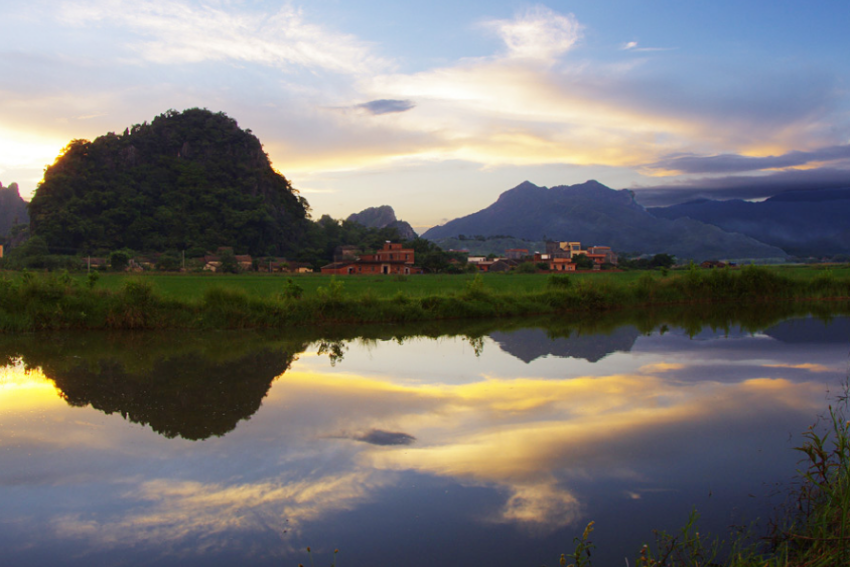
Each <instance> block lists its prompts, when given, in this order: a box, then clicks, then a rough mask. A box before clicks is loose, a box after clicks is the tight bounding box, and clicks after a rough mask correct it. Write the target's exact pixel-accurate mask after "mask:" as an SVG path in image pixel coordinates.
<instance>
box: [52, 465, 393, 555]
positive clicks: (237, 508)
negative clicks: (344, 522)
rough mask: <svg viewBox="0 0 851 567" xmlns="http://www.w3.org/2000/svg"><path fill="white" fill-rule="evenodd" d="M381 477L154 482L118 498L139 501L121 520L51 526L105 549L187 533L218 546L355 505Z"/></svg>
mask: <svg viewBox="0 0 851 567" xmlns="http://www.w3.org/2000/svg"><path fill="white" fill-rule="evenodd" d="M387 482H388V478H387V475H381V474H375V473H374V472H370V471H356V472H345V473H339V474H330V475H325V476H320V477H318V478H313V479H297V480H290V481H286V480H283V479H271V480H268V481H265V482H258V483H254V484H232V485H226V484H221V483H202V482H195V481H182V480H175V479H156V480H150V481H146V482H143V483H142V484H140V485H138V487H136V488H134V489H130V490H128V491H127V492H126V493H125V494H124V498H125V499H130V500H135V501H138V502H143V503H145V504H146V506H144V507H141V508H139V507H137V508H134V512H131V513H130V514H128V515H126V516H124V517H121V518H103V519H98V520H94V519H91V518H82V517H81V516H79V515H67V516H62V517H59V518H56V519H55V520H54V521H53V522H52V525H53V528H54V530H55V533H56V535H57V536H59V537H87V538H91V539H94V540H97V541H99V542H100V543H101V544H102V545H105V546H109V547H111V546H123V545H127V544H133V543H138V542H141V541H153V542H158V543H169V542H177V541H180V540H184V539H187V538H191V537H202V538H211V539H209V540H208V541H207V542H206V543H205V544H204V545H205V546H208V547H213V548H215V547H217V546H219V545H221V546H223V547H224V546H228V545H231V544H232V542H230V541H226V540H225V539H222V540H216V539H215V538H214V537H213V536H216V535H219V534H223V533H225V532H233V531H243V532H245V531H255V530H261V531H266V530H272V531H275V532H280V533H282V532H283V530H284V529H287V530H293V531H296V532H297V531H298V530H299V529H300V527H301V526H302V525H303V524H304V523H305V522H308V521H311V520H316V519H318V518H320V517H322V516H324V515H326V514H329V513H332V512H339V511H343V510H351V509H353V508H355V507H356V506H358V505H359V504H361V503H362V502H364V501H366V500H368V499H369V497H370V494H372V493H373V492H374V491H375V490H376V489H377V488H378V487H380V486H382V485H383V484H386V483H387Z"/></svg>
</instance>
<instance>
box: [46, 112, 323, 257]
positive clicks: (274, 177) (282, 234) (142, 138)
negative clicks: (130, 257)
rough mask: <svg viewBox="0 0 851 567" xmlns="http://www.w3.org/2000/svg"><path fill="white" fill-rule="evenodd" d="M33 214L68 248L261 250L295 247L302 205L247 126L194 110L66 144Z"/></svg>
mask: <svg viewBox="0 0 851 567" xmlns="http://www.w3.org/2000/svg"><path fill="white" fill-rule="evenodd" d="M29 211H30V226H31V230H32V233H33V234H34V235H36V236H40V237H42V238H44V239H45V240H46V241H47V243H48V245H49V246H51V247H63V248H64V249H63V250H62V251H63V252H66V253H67V252H68V249H71V250H72V251H77V252H80V253H82V252H88V251H91V250H93V249H97V248H106V249H112V250H115V249H119V248H131V249H134V250H145V251H163V250H168V249H178V250H183V249H186V248H192V247H201V248H204V249H206V250H214V249H216V248H217V247H219V246H236V247H237V248H238V249H245V250H247V251H249V252H250V253H252V254H256V255H259V254H264V253H267V252H273V253H284V252H291V251H293V250H294V249H295V246H296V245H297V244H298V243H300V242H301V240H302V239H303V238H304V236H305V231H306V216H307V203H306V201H305V200H304V199H303V198H301V197H299V196H298V195H297V192H296V191H295V190H294V189H293V188H292V186H291V185H290V182H289V181H287V179H286V178H284V177H283V176H282V175H281V174H280V173H278V172H277V171H275V170H274V169H273V168H272V166H271V164H270V163H269V159H268V156H266V154H265V153H264V152H263V148H262V146H261V145H260V142H259V141H258V140H257V138H256V137H254V136H253V135H252V134H251V133H250V131H246V130H241V129H240V128H239V127H238V125H237V123H236V121H235V120H233V119H232V118H229V117H227V116H226V115H225V114H224V113H221V112H220V113H215V114H214V113H212V112H210V111H208V110H202V109H198V108H193V109H189V110H186V111H184V112H176V111H174V110H169V111H167V112H166V113H164V114H161V115H160V116H157V117H156V118H155V119H154V120H153V121H152V122H151V123H150V124H148V123H147V122H146V123H143V124H137V125H134V126H132V127H131V128H128V129H126V130H125V131H124V133H123V134H120V135H116V134H114V133H109V134H106V135H104V136H100V137H98V138H97V139H95V140H94V141H93V142H89V141H87V140H72V141H71V142H70V143H69V144H68V145H67V146H66V147H65V149H64V151H63V153H62V155H60V156H59V157H58V158H57V159H56V161H55V162H54V163H53V164H52V165H51V166H49V167H48V168H47V169H46V170H45V174H44V181H43V182H42V183H41V184H39V186H38V187H37V189H36V192H35V194H34V196H33V198H32V201H31V203H30V206H29Z"/></svg>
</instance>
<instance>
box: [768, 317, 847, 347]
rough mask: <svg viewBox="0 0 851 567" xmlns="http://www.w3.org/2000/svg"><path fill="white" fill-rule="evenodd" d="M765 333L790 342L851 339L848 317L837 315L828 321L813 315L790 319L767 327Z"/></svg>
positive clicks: (830, 341)
mask: <svg viewBox="0 0 851 567" xmlns="http://www.w3.org/2000/svg"><path fill="white" fill-rule="evenodd" d="M764 333H765V334H766V335H768V336H769V337H771V338H773V339H775V340H778V341H780V342H784V343H789V344H807V343H819V344H827V343H831V344H839V343H844V344H848V343H849V339H851V332H849V327H848V318H847V317H836V318H834V319H831V320H830V321H828V322H826V321H821V320H819V319H814V318H812V317H807V318H804V319H789V320H788V321H783V322H782V323H778V324H777V325H774V326H773V327H770V328H768V329H766V330H765V331H764Z"/></svg>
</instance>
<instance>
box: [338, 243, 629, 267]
mask: <svg viewBox="0 0 851 567" xmlns="http://www.w3.org/2000/svg"><path fill="white" fill-rule="evenodd" d="M450 252H461V253H466V252H468V251H467V250H450ZM580 257H584V258H583V260H584V262H585V263H584V266H585V267H590V269H592V270H600V269H602V268H603V266H611V267H614V266H617V263H618V257H617V254H615V253H614V252H612V249H611V248H609V247H608V246H590V247H588V249H585V250H583V249H582V245H581V243H580V242H547V250H546V252H543V253H542V252H533V253H530V252H529V250H527V249H525V248H512V249H509V250H506V251H505V256H503V257H493V256H491V257H486V256H467V264H468V265H471V266H474V267H475V268H476V269H477V270H478V271H480V272H507V271H511V270H513V269H515V268H517V267H518V266H520V265H521V264H524V263H530V264H532V265H533V266H534V267H535V271H550V272H574V271H576V269H577V267H578V265H579V264H578V263H577V262H578V261H579V260H580ZM321 271H322V273H323V274H331V275H368V274H386V275H391V274H396V275H409V274H421V273H423V269H422V268H420V267H418V266H417V265H416V260H415V258H414V250H413V249H412V248H403V244H401V243H394V242H386V243H385V244H384V247H383V248H382V249H381V250H379V251H377V252H376V253H375V254H360V255H359V254H358V253H357V248H356V247H354V246H341V247H339V249H338V251H337V253H336V254H335V257H334V262H332V263H331V264H328V265H326V266H323V267H322V268H321Z"/></svg>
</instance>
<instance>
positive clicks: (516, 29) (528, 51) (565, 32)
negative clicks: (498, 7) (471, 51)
mask: <svg viewBox="0 0 851 567" xmlns="http://www.w3.org/2000/svg"><path fill="white" fill-rule="evenodd" d="M484 26H485V27H487V28H490V29H493V30H494V31H495V32H496V33H497V34H498V35H499V36H500V37H501V38H502V40H503V41H504V42H505V45H506V47H507V48H508V56H509V57H510V58H512V59H536V60H542V61H549V60H553V59H555V58H556V57H558V56H559V55H562V54H564V53H566V52H567V51H568V50H569V49H570V48H571V47H573V46H574V45H575V44H576V42H578V41H579V40H580V39H581V37H582V25H581V24H580V23H579V22H578V21H577V19H576V17H575V16H574V15H573V14H566V15H563V14H559V13H557V12H554V11H553V10H551V9H550V8H547V7H546V6H540V5H538V6H534V7H532V8H529V9H528V10H526V12H525V13H524V14H522V15H521V16H519V17H517V18H515V19H513V20H491V21H489V22H485V23H484Z"/></svg>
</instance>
